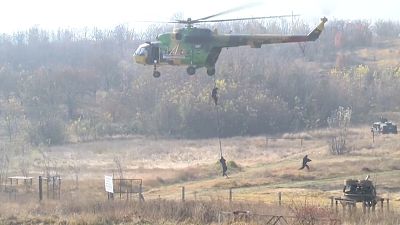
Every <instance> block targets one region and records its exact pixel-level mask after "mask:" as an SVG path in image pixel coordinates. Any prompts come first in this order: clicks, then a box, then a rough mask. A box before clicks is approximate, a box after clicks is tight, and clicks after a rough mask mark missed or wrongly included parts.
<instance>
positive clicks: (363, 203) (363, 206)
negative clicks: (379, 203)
mask: <svg viewBox="0 0 400 225" xmlns="http://www.w3.org/2000/svg"><path fill="white" fill-rule="evenodd" d="M365 207H366V204H365V202H362V208H363V213H364V214H365V212H366V210H365Z"/></svg>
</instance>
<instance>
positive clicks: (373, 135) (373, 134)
mask: <svg viewBox="0 0 400 225" xmlns="http://www.w3.org/2000/svg"><path fill="white" fill-rule="evenodd" d="M372 143H375V132H374V130H372Z"/></svg>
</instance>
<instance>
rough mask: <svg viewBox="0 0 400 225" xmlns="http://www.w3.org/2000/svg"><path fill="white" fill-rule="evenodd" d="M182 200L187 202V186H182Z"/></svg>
mask: <svg viewBox="0 0 400 225" xmlns="http://www.w3.org/2000/svg"><path fill="white" fill-rule="evenodd" d="M182 202H185V186H182Z"/></svg>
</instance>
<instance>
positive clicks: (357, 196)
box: [338, 176, 381, 207]
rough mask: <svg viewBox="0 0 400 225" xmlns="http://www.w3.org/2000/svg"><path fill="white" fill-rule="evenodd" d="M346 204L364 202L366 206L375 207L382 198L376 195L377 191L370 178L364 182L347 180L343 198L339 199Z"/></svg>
mask: <svg viewBox="0 0 400 225" xmlns="http://www.w3.org/2000/svg"><path fill="white" fill-rule="evenodd" d="M338 200H340V201H344V202H354V203H357V202H362V203H364V204H365V205H366V206H369V207H371V206H375V205H376V203H377V202H378V201H381V197H378V196H377V195H376V189H375V186H374V184H373V182H372V181H371V180H369V176H367V177H366V178H365V179H364V180H354V179H347V180H345V181H344V187H343V196H342V197H341V198H338Z"/></svg>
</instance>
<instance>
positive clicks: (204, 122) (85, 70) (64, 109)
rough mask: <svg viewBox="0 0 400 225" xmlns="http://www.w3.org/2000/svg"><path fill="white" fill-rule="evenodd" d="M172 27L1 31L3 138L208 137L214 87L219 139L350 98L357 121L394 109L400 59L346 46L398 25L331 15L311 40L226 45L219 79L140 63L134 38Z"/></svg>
mask: <svg viewBox="0 0 400 225" xmlns="http://www.w3.org/2000/svg"><path fill="white" fill-rule="evenodd" d="M315 24H317V23H315ZM313 26H314V25H309V24H307V23H305V22H304V21H301V20H295V21H286V20H262V21H250V22H231V23H221V24H214V25H212V27H211V26H210V28H214V27H216V28H217V29H218V30H219V32H220V33H223V32H234V33H278V34H292V33H293V34H304V33H307V32H309V31H311V30H312V28H313ZM171 30H172V27H171V26H168V25H151V26H149V28H148V29H147V30H146V31H143V32H137V31H135V30H134V29H133V28H130V27H128V26H125V25H119V26H116V27H115V28H114V29H109V30H106V29H96V28H92V29H82V30H68V29H59V30H57V31H47V30H42V29H40V28H38V27H33V28H31V29H29V30H27V31H21V32H17V33H14V34H2V35H0V80H1V82H0V117H1V118H2V119H1V124H2V126H1V128H2V129H1V131H2V136H5V137H7V139H8V140H10V141H13V140H23V141H24V142H27V143H30V144H34V145H38V144H43V143H44V144H50V145H52V144H63V143H66V142H75V141H91V140H96V139H101V138H104V137H109V136H125V135H134V134H143V135H155V136H166V137H177V138H208V137H215V136H216V135H217V134H218V131H217V114H216V111H215V108H214V106H213V103H212V101H211V98H210V94H211V90H212V88H213V87H214V85H215V84H216V85H217V86H218V87H219V96H220V117H219V119H220V124H221V130H220V131H221V135H222V136H225V137H227V136H236V135H259V134H271V135H273V134H277V133H282V132H294V131H300V130H304V129H311V128H318V127H326V126H327V125H328V124H327V118H328V117H329V116H330V115H331V114H332V112H334V111H335V110H336V109H337V108H338V107H339V106H343V107H350V108H351V109H352V112H353V114H352V115H353V116H352V118H353V119H354V121H355V122H365V121H366V120H367V118H368V115H369V114H371V113H373V112H379V111H395V110H397V109H398V105H399V103H400V102H399V101H400V99H399V98H397V97H396V94H397V93H398V92H399V88H400V85H399V76H400V72H399V68H398V67H397V68H396V67H379V66H371V65H368V64H366V63H365V62H363V61H357V60H355V58H357V57H356V56H355V55H352V54H354V52H355V51H356V50H357V49H362V48H366V47H379V46H380V43H382V41H384V40H389V41H390V40H393V39H395V38H397V37H398V34H399V33H400V24H399V23H398V22H393V21H377V22H375V23H374V24H372V23H370V22H368V21H341V20H336V21H329V22H328V23H327V25H326V29H325V31H324V33H323V34H322V35H321V37H320V39H319V40H317V41H316V42H312V43H306V44H281V45H267V46H263V47H262V48H261V49H251V48H249V47H239V48H229V49H224V50H223V51H222V53H221V55H220V57H219V60H218V62H217V65H216V69H217V71H216V76H215V77H209V76H207V75H206V73H205V71H203V70H201V69H199V70H198V72H197V74H196V75H194V76H188V75H186V74H185V73H186V72H185V67H169V66H167V67H160V68H159V70H160V71H161V72H162V74H163V75H162V76H161V78H159V79H155V78H153V77H152V75H151V74H152V67H151V66H142V65H137V64H135V63H134V62H133V57H132V54H133V52H134V51H135V49H136V48H137V46H138V45H139V44H141V43H143V42H144V41H150V40H154V39H155V37H156V36H157V35H158V34H160V33H162V32H170V31H171ZM349 52H350V53H349ZM367 57H370V59H368V60H371V61H373V60H374V56H367ZM375 60H376V58H375Z"/></svg>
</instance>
